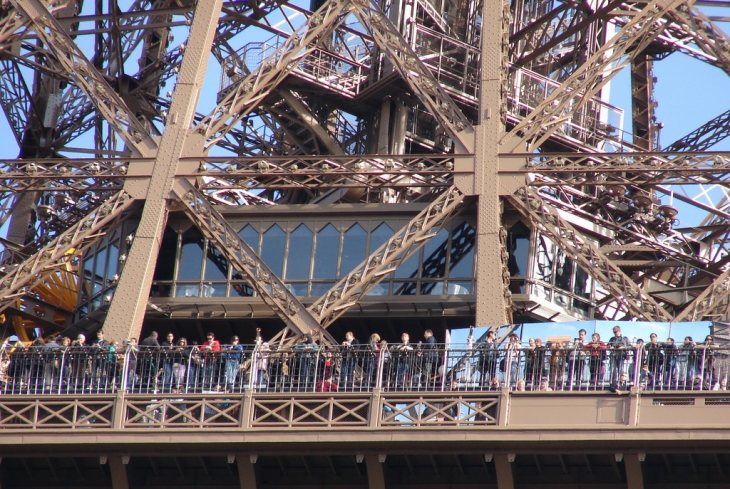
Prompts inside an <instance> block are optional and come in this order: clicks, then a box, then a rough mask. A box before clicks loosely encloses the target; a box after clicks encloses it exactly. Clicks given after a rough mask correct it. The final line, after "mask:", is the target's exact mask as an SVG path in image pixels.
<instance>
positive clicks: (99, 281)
mask: <svg viewBox="0 0 730 489" xmlns="http://www.w3.org/2000/svg"><path fill="white" fill-rule="evenodd" d="M105 268H106V248H104V249H102V250H99V251H97V252H96V268H95V270H94V290H93V292H92V293H93V294H96V293H98V292H101V289H103V288H104V277H105V276H106V272H105V270H104V269H105Z"/></svg>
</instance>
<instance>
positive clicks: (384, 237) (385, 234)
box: [368, 223, 393, 253]
mask: <svg viewBox="0 0 730 489" xmlns="http://www.w3.org/2000/svg"><path fill="white" fill-rule="evenodd" d="M392 236H393V230H392V229H391V228H390V226H388V225H387V224H385V223H382V224H381V225H380V226H378V227H376V228H375V229H373V232H372V233H370V250H369V251H368V253H372V252H373V251H375V250H377V249H378V248H380V247H381V246H382V245H383V243H385V242H386V241H388V240H389V239H390V238H391V237H392Z"/></svg>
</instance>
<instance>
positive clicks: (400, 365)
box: [394, 333, 413, 388]
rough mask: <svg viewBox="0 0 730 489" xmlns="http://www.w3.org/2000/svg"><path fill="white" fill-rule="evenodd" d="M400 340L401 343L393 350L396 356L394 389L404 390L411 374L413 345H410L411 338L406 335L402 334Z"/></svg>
mask: <svg viewBox="0 0 730 489" xmlns="http://www.w3.org/2000/svg"><path fill="white" fill-rule="evenodd" d="M400 339H401V343H400V344H398V345H396V346H395V348H394V353H395V356H396V377H395V387H396V388H405V387H406V386H407V385H408V383H409V381H410V376H411V373H412V367H413V366H412V365H411V363H412V362H413V345H411V336H410V335H409V334H408V333H403V334H402V335H401V336H400Z"/></svg>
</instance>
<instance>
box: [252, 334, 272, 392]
mask: <svg viewBox="0 0 730 489" xmlns="http://www.w3.org/2000/svg"><path fill="white" fill-rule="evenodd" d="M259 341H260V344H259V345H256V351H255V352H254V360H253V364H254V365H253V369H255V371H256V387H257V388H258V389H266V388H268V386H269V379H268V375H269V357H270V356H271V348H269V344H268V343H267V342H265V341H261V338H259Z"/></svg>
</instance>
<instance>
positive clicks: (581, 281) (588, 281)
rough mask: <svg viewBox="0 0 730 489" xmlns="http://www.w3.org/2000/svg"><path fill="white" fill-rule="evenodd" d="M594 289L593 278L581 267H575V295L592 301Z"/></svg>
mask: <svg viewBox="0 0 730 489" xmlns="http://www.w3.org/2000/svg"><path fill="white" fill-rule="evenodd" d="M592 289H593V277H591V276H590V275H588V272H586V271H585V270H583V269H582V268H580V267H575V284H573V293H574V294H576V295H577V296H578V297H583V298H584V299H590V297H591V292H592Z"/></svg>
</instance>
